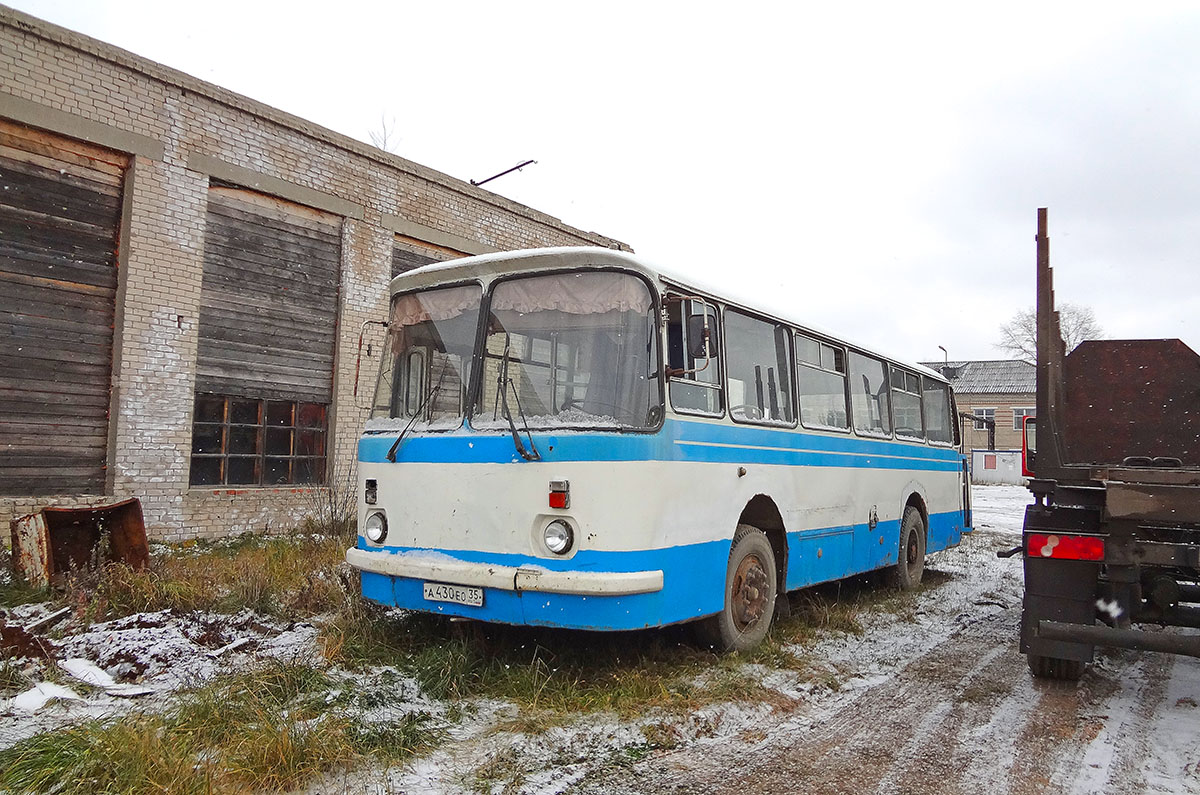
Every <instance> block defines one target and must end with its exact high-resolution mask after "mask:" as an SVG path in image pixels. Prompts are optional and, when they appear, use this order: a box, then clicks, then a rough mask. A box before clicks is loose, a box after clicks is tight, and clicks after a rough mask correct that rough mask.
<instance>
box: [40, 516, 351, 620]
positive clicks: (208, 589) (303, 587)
mask: <svg viewBox="0 0 1200 795" xmlns="http://www.w3.org/2000/svg"><path fill="white" fill-rule="evenodd" d="M344 555H345V545H344V543H343V542H342V541H339V540H336V539H331V538H322V537H312V536H303V537H299V538H286V539H278V538H275V539H263V538H261V537H250V538H247V539H239V540H237V541H235V542H225V543H221V544H212V545H192V546H191V547H189V548H188V550H187V552H186V553H185V554H167V555H159V556H156V557H154V558H152V559H151V562H150V565H149V566H148V567H147V568H146V569H144V570H141V571H139V570H135V569H133V568H131V567H129V566H127V565H125V564H121V563H112V564H108V565H106V566H101V567H98V568H96V569H94V570H87V571H78V572H74V573H72V575H71V576H70V577H69V578H68V580H67V585H66V589H65V592H64V594H63V596H62V599H63V600H65V601H66V602H67V604H71V605H74V606H75V608H76V613H77V614H78V615H80V616H82V617H83V618H85V619H87V620H90V621H100V620H104V619H110V618H116V617H120V616H126V615H132V614H134V613H141V612H153V611H157V610H179V611H184V612H188V611H194V610H211V611H215V612H221V613H236V612H240V611H241V610H245V609H250V610H254V611H256V612H259V613H263V614H265V615H274V616H282V617H288V618H296V617H305V616H312V615H316V614H318V613H322V612H327V611H331V610H336V609H338V608H340V607H341V606H342V604H343V603H344V602H345V594H344V592H343V588H342V584H341V580H340V579H339V571H340V570H341V569H342V568H344V563H343V558H344Z"/></svg>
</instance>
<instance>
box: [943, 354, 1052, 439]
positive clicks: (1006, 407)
mask: <svg viewBox="0 0 1200 795" xmlns="http://www.w3.org/2000/svg"><path fill="white" fill-rule="evenodd" d="M924 365H925V366H926V367H929V368H932V369H934V370H937V371H938V372H940V373H942V374H943V375H945V376H946V377H947V378H949V379H950V383H951V384H952V385H953V387H954V396H955V399H956V400H957V401H958V410H959V411H960V412H965V413H967V414H974V415H975V416H977V417H980V418H981V419H984V418H986V419H990V420H994V421H995V423H996V449H997V450H1019V449H1020V448H1021V423H1022V419H1023V418H1024V417H1026V416H1029V417H1032V416H1034V415H1035V414H1036V413H1037V369H1036V368H1035V367H1034V366H1033V365H1032V364H1030V363H1029V362H1023V361H1020V360H1015V359H1014V360H1009V359H1004V360H998V361H961V362H924ZM962 431H963V449H964V450H972V449H984V448H986V447H987V445H988V432H987V425H986V423H984V422H971V421H970V420H964V422H963V423H962Z"/></svg>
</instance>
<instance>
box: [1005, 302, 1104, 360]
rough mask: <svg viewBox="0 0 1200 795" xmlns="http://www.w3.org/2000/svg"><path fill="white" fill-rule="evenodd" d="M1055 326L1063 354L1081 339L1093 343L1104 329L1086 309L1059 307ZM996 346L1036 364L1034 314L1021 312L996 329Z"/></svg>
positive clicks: (1093, 314)
mask: <svg viewBox="0 0 1200 795" xmlns="http://www.w3.org/2000/svg"><path fill="white" fill-rule="evenodd" d="M1058 323H1059V327H1060V329H1061V330H1062V336H1063V342H1064V343H1066V346H1067V353H1070V352H1071V351H1073V350H1075V348H1076V347H1077V346H1078V345H1079V343H1081V342H1083V341H1084V340H1097V339H1101V338H1102V337H1103V336H1104V329H1102V328H1100V324H1099V323H1098V322H1096V313H1095V312H1093V311H1092V308H1091V307H1090V306H1079V305H1078V304H1062V305H1061V306H1060V307H1059V308H1058ZM996 347H997V348H999V349H1000V350H1002V351H1005V352H1007V353H1009V354H1011V355H1012V356H1014V357H1016V358H1018V359H1023V360H1024V361H1027V362H1029V363H1030V364H1033V363H1036V362H1037V312H1035V311H1034V310H1033V309H1021V310H1019V311H1018V312H1017V314H1015V315H1013V319H1012V320H1010V321H1008V322H1007V323H1004V324H1002V325H1001V326H1000V341H999V342H998V343H996Z"/></svg>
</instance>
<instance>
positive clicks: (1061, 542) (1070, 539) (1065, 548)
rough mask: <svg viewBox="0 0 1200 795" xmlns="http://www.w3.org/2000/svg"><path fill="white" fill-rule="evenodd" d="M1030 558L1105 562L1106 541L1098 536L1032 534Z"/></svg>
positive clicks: (1030, 535) (1029, 547) (1029, 543)
mask: <svg viewBox="0 0 1200 795" xmlns="http://www.w3.org/2000/svg"><path fill="white" fill-rule="evenodd" d="M1028 539H1029V540H1028V549H1029V553H1028V554H1029V557H1031V558H1057V559H1060V560H1104V539H1103V538H1098V537H1096V536H1072V535H1047V534H1045V533H1030V534H1029V536H1028Z"/></svg>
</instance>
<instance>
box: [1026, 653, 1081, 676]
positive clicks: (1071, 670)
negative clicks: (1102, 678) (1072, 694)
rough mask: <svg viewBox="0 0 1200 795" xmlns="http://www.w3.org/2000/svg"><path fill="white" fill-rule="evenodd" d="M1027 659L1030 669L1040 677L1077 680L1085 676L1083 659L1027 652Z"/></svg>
mask: <svg viewBox="0 0 1200 795" xmlns="http://www.w3.org/2000/svg"><path fill="white" fill-rule="evenodd" d="M1025 659H1026V661H1027V662H1028V663H1029V670H1030V671H1031V672H1032V673H1033V675H1034V676H1036V677H1037V678H1038V679H1057V680H1059V681H1062V682H1075V681H1077V680H1078V679H1079V677H1081V676H1083V662H1082V661H1081V660H1064V659H1061V658H1059V657H1045V656H1043V655H1041V654H1027V655H1025Z"/></svg>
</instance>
